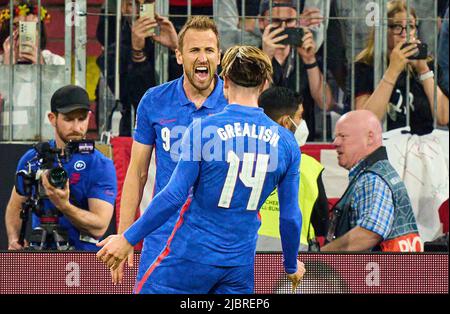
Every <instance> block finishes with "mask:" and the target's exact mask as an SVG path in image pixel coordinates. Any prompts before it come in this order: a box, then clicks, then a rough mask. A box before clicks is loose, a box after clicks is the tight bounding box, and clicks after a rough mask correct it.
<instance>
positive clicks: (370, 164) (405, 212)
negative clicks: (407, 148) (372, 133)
mask: <svg viewBox="0 0 450 314" xmlns="http://www.w3.org/2000/svg"><path fill="white" fill-rule="evenodd" d="M357 167H358V168H357V172H356V175H355V177H354V179H353V180H352V181H351V182H350V184H349V186H348V188H347V190H346V191H345V193H344V195H343V196H342V198H341V199H340V200H339V202H338V203H337V204H336V205H335V207H334V210H333V216H332V220H331V223H330V230H329V233H328V236H327V240H328V241H332V240H333V239H335V238H338V237H340V236H342V235H344V234H345V233H347V232H348V231H350V230H351V229H352V228H353V227H355V226H352V225H351V211H352V210H354V209H352V208H351V202H352V199H353V194H354V190H355V187H356V184H357V183H358V179H359V178H360V177H361V175H362V174H364V173H368V172H371V173H374V174H376V175H377V176H378V177H380V178H381V179H382V180H383V181H384V182H385V183H386V184H387V186H388V187H389V189H390V190H391V192H392V200H393V204H394V218H393V225H392V227H391V231H390V232H389V234H388V236H387V238H386V239H383V241H382V242H381V243H380V244H379V245H378V246H377V247H375V248H374V250H381V251H385V252H422V251H423V243H422V241H421V239H420V236H419V232H418V229H417V225H416V219H415V217H414V213H413V210H412V207H411V202H410V200H409V197H408V194H407V191H406V187H405V185H404V183H403V181H402V180H401V179H400V177H399V175H398V174H397V172H396V171H395V169H394V168H393V167H392V166H391V164H390V163H389V161H388V158H387V152H386V148H385V147H380V148H379V149H377V150H376V151H375V152H373V153H372V154H371V155H369V156H368V157H367V158H366V159H365V160H364V161H362V162H361V163H360V164H359V165H358V166H357Z"/></svg>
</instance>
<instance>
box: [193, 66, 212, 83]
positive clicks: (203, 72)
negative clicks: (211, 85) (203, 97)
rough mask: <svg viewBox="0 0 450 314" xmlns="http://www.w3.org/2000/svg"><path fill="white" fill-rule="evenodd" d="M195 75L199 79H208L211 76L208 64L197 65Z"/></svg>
mask: <svg viewBox="0 0 450 314" xmlns="http://www.w3.org/2000/svg"><path fill="white" fill-rule="evenodd" d="M195 76H196V77H197V79H198V80H199V81H206V80H207V79H208V77H209V69H208V67H207V66H197V67H196V68H195Z"/></svg>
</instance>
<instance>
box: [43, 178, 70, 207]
mask: <svg viewBox="0 0 450 314" xmlns="http://www.w3.org/2000/svg"><path fill="white" fill-rule="evenodd" d="M47 174H48V171H46V172H45V173H44V174H43V175H42V185H43V186H44V189H45V194H46V195H47V197H48V199H49V200H50V202H52V204H53V205H55V207H56V208H58V209H59V210H60V211H61V212H62V213H64V211H65V209H66V208H68V207H69V206H70V201H69V198H70V188H69V181H67V182H66V186H65V187H64V189H58V188H55V187H54V186H53V185H51V184H50V182H48V176H47Z"/></svg>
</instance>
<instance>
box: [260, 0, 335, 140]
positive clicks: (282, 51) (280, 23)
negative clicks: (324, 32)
mask: <svg viewBox="0 0 450 314" xmlns="http://www.w3.org/2000/svg"><path fill="white" fill-rule="evenodd" d="M271 5H272V8H271V7H270V6H271ZM301 12H302V13H301V15H300V18H298V16H297V1H295V0H273V1H272V2H271V1H268V0H264V1H262V2H261V6H260V16H261V19H260V21H259V26H260V29H261V32H262V50H263V51H264V52H265V53H266V54H267V55H268V56H269V57H270V59H271V60H272V66H273V70H274V74H273V85H274V86H281V87H287V88H290V89H292V90H294V91H296V90H297V88H298V89H299V92H300V94H301V95H302V97H303V99H304V109H305V112H304V119H305V121H306V122H307V123H308V126H310V131H311V132H310V136H309V139H308V140H314V137H315V129H316V128H315V117H314V108H315V105H317V106H318V107H319V108H320V109H324V110H327V111H328V110H330V109H331V107H332V106H333V104H334V99H333V96H332V93H331V89H330V86H329V85H328V83H326V82H325V83H326V84H325V86H326V87H325V93H326V102H324V99H323V96H322V87H323V85H324V84H323V82H324V80H326V78H325V77H324V75H323V73H322V71H321V69H320V65H319V61H318V58H317V57H318V56H317V50H318V49H317V48H318V47H317V44H316V41H315V40H314V35H313V32H312V30H313V29H315V28H318V27H320V25H321V23H322V20H323V18H322V15H321V12H320V10H319V9H318V8H304V9H303V10H302V11H301ZM299 28H300V29H299ZM286 29H290V31H292V29H297V30H298V32H299V35H298V37H299V38H295V36H292V38H295V40H296V41H297V43H295V44H293V43H292V42H291V41H293V40H294V39H290V37H291V36H289V35H287V34H283V32H284V31H286ZM284 40H287V42H284ZM297 55H298V56H299V63H300V64H299V67H300V77H299V80H298V79H297V72H296V66H297V57H296V56H297Z"/></svg>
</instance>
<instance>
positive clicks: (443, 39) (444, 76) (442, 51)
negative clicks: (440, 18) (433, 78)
mask: <svg viewBox="0 0 450 314" xmlns="http://www.w3.org/2000/svg"><path fill="white" fill-rule="evenodd" d="M438 62H439V86H440V87H441V90H442V91H443V92H444V94H445V95H446V96H447V98H448V7H447V12H446V13H445V19H444V22H443V23H442V28H441V34H440V37H439V50H438Z"/></svg>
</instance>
